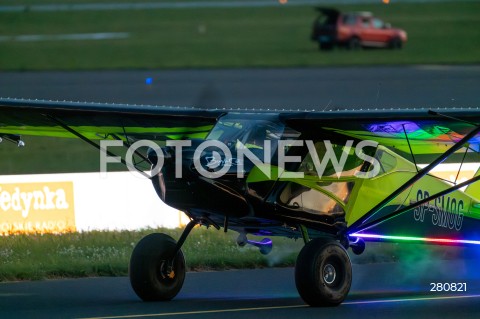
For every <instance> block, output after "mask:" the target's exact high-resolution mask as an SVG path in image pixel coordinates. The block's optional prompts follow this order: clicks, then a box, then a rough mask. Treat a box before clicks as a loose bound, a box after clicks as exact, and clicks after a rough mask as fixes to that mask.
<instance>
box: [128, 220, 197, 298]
mask: <svg viewBox="0 0 480 319" xmlns="http://www.w3.org/2000/svg"><path fill="white" fill-rule="evenodd" d="M196 224H197V222H196V221H193V220H192V221H191V222H190V223H188V224H187V226H186V227H185V230H184V231H183V233H182V236H180V239H179V240H178V242H176V241H175V240H174V239H173V238H172V237H170V236H168V235H166V234H162V233H155V234H150V235H147V236H145V237H144V238H143V239H142V240H140V241H139V242H138V244H137V245H136V246H135V248H134V250H133V252H132V256H131V258H130V266H129V277H130V283H131V285H132V288H133V290H134V291H135V293H136V294H137V295H138V296H139V297H140V298H141V299H142V300H143V301H166V300H170V299H172V298H174V297H175V296H176V295H177V294H178V292H179V291H180V289H181V288H182V286H183V281H184V280H185V272H186V269H185V258H184V256H183V253H182V250H181V248H182V245H183V243H184V242H185V239H186V238H187V236H188V234H189V233H190V231H191V230H192V229H193V227H194V226H195V225H196Z"/></svg>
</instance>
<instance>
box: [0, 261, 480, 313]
mask: <svg viewBox="0 0 480 319" xmlns="http://www.w3.org/2000/svg"><path fill="white" fill-rule="evenodd" d="M475 263H476V261H475V260H467V261H464V260H455V261H441V262H438V261H435V262H434V261H432V262H431V263H429V264H428V265H426V264H425V261H422V262H421V264H420V263H417V264H416V263H411V264H409V265H405V264H399V263H379V264H369V265H357V264H354V268H353V273H354V280H353V284H352V289H351V291H350V294H349V296H348V298H347V300H346V301H345V302H344V303H343V304H342V305H341V306H339V307H333V308H311V307H308V306H306V305H305V304H304V303H303V302H302V300H301V299H300V298H299V296H298V293H297V291H296V288H295V283H294V271H293V269H292V268H283V269H282V268H271V269H257V270H232V271H221V272H198V273H197V272H194V273H188V274H187V278H186V281H185V285H184V287H183V289H182V291H181V292H180V294H179V295H178V296H177V297H176V298H175V299H174V300H173V301H170V302H153V303H145V302H142V301H140V300H139V299H138V297H137V296H136V295H135V293H134V292H133V290H132V289H131V288H130V284H129V282H128V278H125V277H120V278H86V279H63V280H48V281H39V282H15V283H1V284H0V318H164V317H166V318H229V319H234V318H288V319H296V318H299V319H300V318H321V317H322V318H333V319H334V318H376V319H378V318H387V317H388V318H389V319H395V318H411V319H413V318H442V319H446V318H455V319H460V318H478V316H479V315H480V307H478V304H479V303H480V276H479V275H477V274H475V272H472V271H471V270H472V269H474V267H475ZM431 282H442V283H453V282H455V283H460V282H465V283H466V291H462V292H451V291H450V292H445V291H444V292H431V291H430V289H431V284H430V283H431Z"/></svg>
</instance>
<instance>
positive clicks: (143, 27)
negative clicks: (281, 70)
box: [0, 1, 480, 70]
mask: <svg viewBox="0 0 480 319" xmlns="http://www.w3.org/2000/svg"><path fill="white" fill-rule="evenodd" d="M337 7H338V8H339V9H341V10H344V11H358V10H361V11H372V12H373V13H374V14H375V15H377V16H379V17H381V18H383V19H384V20H385V21H388V22H390V23H392V25H393V26H396V27H400V28H404V29H405V30H406V31H407V32H408V36H409V41H408V43H407V45H406V46H405V48H404V49H403V50H398V51H396V50H362V51H359V52H349V51H347V50H334V51H333V52H319V50H318V49H317V45H316V44H315V43H313V42H311V41H310V40H309V35H310V28H311V24H312V22H313V19H314V17H315V15H316V13H315V11H314V10H313V7H310V6H299V7H295V6H294V7H288V6H278V7H266V8H234V9H231V8H208V9H206V8H205V9H198V8H197V9H181V10H178V9H161V10H160V9H159V10H132V11H88V12H87V11H82V12H20V13H6V12H4V13H0V34H2V35H5V36H18V35H32V34H34V35H55V34H84V33H96V32H108V33H116V32H119V33H128V34H129V35H130V36H129V37H128V38H126V39H111V40H103V41H94V40H90V41H88V40H82V41H43V42H42V41H40V42H28V41H27V42H19V41H13V40H9V41H4V42H2V43H1V46H2V50H0V70H91V69H155V68H224V67H233V68H237V67H316V66H325V65H386V64H439V63H445V64H458V63H478V62H480V45H479V44H480V28H475V27H473V26H476V25H479V23H480V15H478V14H477V13H478V12H479V11H480V2H458V1H455V2H441V3H392V4H390V5H383V4H381V2H380V1H379V3H378V4H368V5H338V6H337Z"/></svg>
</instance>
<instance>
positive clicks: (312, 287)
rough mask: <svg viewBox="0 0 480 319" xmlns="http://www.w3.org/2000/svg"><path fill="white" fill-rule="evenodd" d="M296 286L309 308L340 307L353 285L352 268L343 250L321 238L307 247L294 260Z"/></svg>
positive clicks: (334, 243) (338, 245)
mask: <svg viewBox="0 0 480 319" xmlns="http://www.w3.org/2000/svg"><path fill="white" fill-rule="evenodd" d="M295 284H296V286H297V290H298V293H299V294H300V296H301V297H302V299H303V300H304V301H305V302H306V303H307V304H308V305H310V306H312V307H331V306H338V305H339V304H341V303H342V302H343V300H344V299H345V297H346V296H347V294H348V292H349V291H350V286H351V285H352V264H351V262H350V258H349V257H348V254H347V252H346V250H345V248H343V247H342V246H341V245H340V244H339V243H337V242H335V241H333V240H330V241H326V240H325V239H321V238H317V239H314V240H312V241H310V242H309V243H307V244H306V245H305V246H304V247H303V249H302V250H301V251H300V254H299V255H298V258H297V264H296V265H295Z"/></svg>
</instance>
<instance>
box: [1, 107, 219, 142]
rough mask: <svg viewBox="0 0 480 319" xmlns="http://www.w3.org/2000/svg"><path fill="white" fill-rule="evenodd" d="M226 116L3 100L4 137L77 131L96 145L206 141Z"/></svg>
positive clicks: (188, 110) (179, 109)
mask: <svg viewBox="0 0 480 319" xmlns="http://www.w3.org/2000/svg"><path fill="white" fill-rule="evenodd" d="M223 113H224V112H222V111H220V110H218V111H205V110H198V109H194V108H185V107H169V106H147V105H124V104H102V103H80V102H58V101H55V102H54V101H36V100H35V101H33V100H19V99H0V133H2V134H15V135H38V136H51V137H76V136H75V134H73V133H72V131H75V132H77V133H79V134H81V135H82V136H84V137H86V138H88V139H90V140H98V139H105V138H107V137H108V136H109V135H110V136H118V137H120V138H122V139H124V138H125V136H128V137H135V138H143V139H188V138H203V137H205V136H206V134H207V133H208V132H209V131H210V129H211V128H212V127H213V125H214V124H215V123H216V121H217V118H218V117H219V116H221V115H222V114H223ZM66 128H69V129H70V130H67V129H66ZM77 137H78V136H77Z"/></svg>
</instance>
